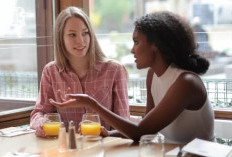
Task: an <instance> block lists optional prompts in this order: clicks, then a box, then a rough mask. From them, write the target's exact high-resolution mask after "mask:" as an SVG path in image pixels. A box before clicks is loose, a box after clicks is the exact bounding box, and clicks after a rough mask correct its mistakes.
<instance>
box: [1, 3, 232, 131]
mask: <svg viewBox="0 0 232 157" xmlns="http://www.w3.org/2000/svg"><path fill="white" fill-rule="evenodd" d="M52 6H54V8H53V7H52ZM67 6H77V7H81V8H83V10H84V11H85V12H86V13H87V14H89V0H69V1H67V0H36V17H37V18H36V19H37V21H36V23H40V24H43V26H44V27H39V26H38V25H37V36H53V29H54V27H53V26H52V24H53V22H54V20H52V19H53V18H54V16H57V15H58V13H59V12H60V11H61V10H62V9H64V8H66V7H67ZM52 9H54V10H53V11H52ZM52 12H53V13H54V14H55V15H52V14H51V13H52ZM38 17H39V18H38ZM37 44H46V45H52V44H53V39H52V38H51V39H37ZM53 52H54V47H53V46H51V47H43V48H38V49H37V66H38V71H37V72H38V86H39V85H40V79H41V74H42V70H43V67H44V66H45V65H46V64H47V63H48V62H50V61H52V60H53V59H54V53H53ZM38 88H39V87H38ZM17 103H27V104H28V106H29V107H24V108H20V109H13V110H9V111H4V112H1V113H0V124H1V125H0V128H4V127H9V126H16V125H23V124H28V123H29V120H30V113H31V111H32V110H33V108H34V105H35V101H26V100H25V101H19V100H12V99H8V100H2V99H0V105H1V104H6V105H13V104H14V105H15V104H17ZM145 108H146V107H145V105H144V106H138V105H133V104H131V105H130V113H131V115H135V116H144V114H145ZM214 113H215V118H219V119H231V120H232V111H228V110H214Z"/></svg>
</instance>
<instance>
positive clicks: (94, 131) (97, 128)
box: [81, 113, 101, 136]
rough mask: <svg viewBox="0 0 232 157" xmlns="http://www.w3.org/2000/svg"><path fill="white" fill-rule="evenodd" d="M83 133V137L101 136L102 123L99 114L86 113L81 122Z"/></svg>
mask: <svg viewBox="0 0 232 157" xmlns="http://www.w3.org/2000/svg"><path fill="white" fill-rule="evenodd" d="M81 133H82V135H95V136H99V135H100V133H101V122H100V118H99V115H98V114H96V113H86V114H84V115H83V117H82V122H81Z"/></svg>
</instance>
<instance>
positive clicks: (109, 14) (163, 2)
mask: <svg viewBox="0 0 232 157" xmlns="http://www.w3.org/2000/svg"><path fill="white" fill-rule="evenodd" d="M89 4H90V19H91V21H92V23H93V24H94V26H95V30H96V33H97V37H98V39H99V42H100V44H101V46H102V49H103V51H104V52H105V53H106V55H107V56H108V57H110V58H115V59H117V60H119V61H120V62H121V63H123V64H124V65H125V66H126V68H127V70H128V72H129V76H130V84H129V97H130V104H131V105H132V104H133V105H134V104H136V105H144V104H145V101H146V99H145V96H146V91H145V90H146V86H145V77H146V69H145V70H137V69H136V67H135V64H134V59H133V56H132V55H131V54H130V49H131V47H132V32H133V28H134V26H133V21H134V20H135V19H136V18H137V17H140V16H142V15H144V14H146V13H151V12H155V11H161V10H168V11H172V12H176V13H178V14H179V15H180V16H182V17H184V18H186V19H187V20H188V21H189V23H190V24H192V26H193V27H194V29H195V35H196V39H197V42H198V49H199V51H200V54H201V55H203V56H205V57H206V58H208V60H209V61H210V67H209V70H208V72H207V73H206V74H205V75H203V76H202V79H203V80H204V83H205V85H206V87H207V90H208V93H209V96H210V100H211V102H212V104H213V107H214V108H215V109H223V110H226V111H231V110H232V104H231V102H232V91H231V85H232V84H231V78H232V75H231V74H232V65H231V64H232V45H231V43H232V18H231V16H228V15H232V2H231V1H230V0H223V1H217V0H201V1H199V0H188V1H184V0H118V1H106V0H89ZM112 6H113V7H112ZM196 25H197V27H198V26H199V27H200V29H199V28H195V26H196Z"/></svg>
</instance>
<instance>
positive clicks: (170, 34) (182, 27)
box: [134, 11, 209, 74]
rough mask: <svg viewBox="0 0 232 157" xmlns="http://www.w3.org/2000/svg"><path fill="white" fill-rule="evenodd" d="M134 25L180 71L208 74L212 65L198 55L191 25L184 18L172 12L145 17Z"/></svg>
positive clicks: (156, 13)
mask: <svg viewBox="0 0 232 157" xmlns="http://www.w3.org/2000/svg"><path fill="white" fill-rule="evenodd" d="M134 24H135V28H136V29H137V30H138V31H139V32H141V33H143V34H144V35H145V36H146V37H147V40H148V42H150V43H152V44H155V46H156V47H157V48H158V49H159V51H160V52H161V53H162V55H163V57H164V58H165V59H167V60H168V61H169V62H171V63H173V64H175V65H176V66H177V67H179V68H181V69H185V70H189V71H193V72H195V73H197V74H204V73H205V72H206V71H207V70H208V67H209V61H208V60H207V59H205V58H203V57H202V56H200V55H198V52H197V46H196V45H197V44H196V42H195V37H194V34H193V30H192V28H191V26H190V24H189V23H188V22H187V21H185V20H184V19H182V18H181V17H180V16H178V15H176V14H174V13H171V12H168V11H163V12H155V13H151V14H147V15H145V16H142V17H141V18H139V19H137V20H136V21H135V23H134Z"/></svg>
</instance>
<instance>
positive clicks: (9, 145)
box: [0, 133, 177, 157]
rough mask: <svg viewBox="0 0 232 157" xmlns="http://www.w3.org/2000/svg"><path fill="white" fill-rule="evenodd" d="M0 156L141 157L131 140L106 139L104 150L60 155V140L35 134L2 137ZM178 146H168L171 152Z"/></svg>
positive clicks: (95, 147)
mask: <svg viewBox="0 0 232 157" xmlns="http://www.w3.org/2000/svg"><path fill="white" fill-rule="evenodd" d="M0 144H1V146H0V156H4V155H5V154H6V153H8V152H17V151H23V152H27V153H40V156H41V157H74V156H75V157H76V156H78V157H103V156H104V157H139V146H138V144H137V143H133V141H132V140H130V139H123V138H117V137H105V138H104V139H103V149H101V148H99V147H97V146H94V145H90V147H91V148H88V149H83V150H79V151H74V152H66V153H59V152H58V150H57V148H58V139H46V138H39V137H36V136H35V134H34V133H30V134H26V135H20V136H15V137H0ZM176 146H177V145H171V144H166V145H165V149H166V151H169V150H171V149H173V148H175V147H176Z"/></svg>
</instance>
